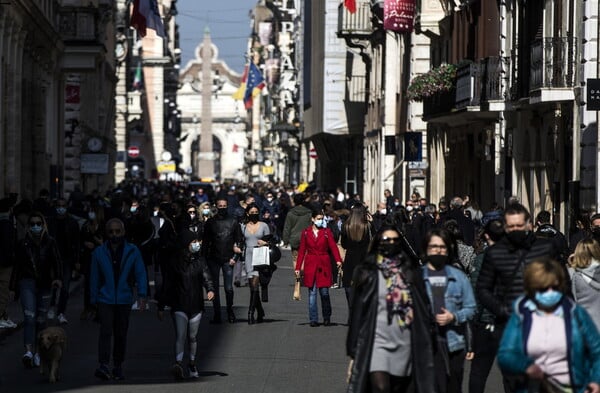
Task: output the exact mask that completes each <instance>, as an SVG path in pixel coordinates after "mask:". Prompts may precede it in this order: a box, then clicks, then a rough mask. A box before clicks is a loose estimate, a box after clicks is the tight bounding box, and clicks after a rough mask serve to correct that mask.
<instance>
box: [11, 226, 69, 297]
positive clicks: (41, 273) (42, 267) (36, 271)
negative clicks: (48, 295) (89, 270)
mask: <svg viewBox="0 0 600 393" xmlns="http://www.w3.org/2000/svg"><path fill="white" fill-rule="evenodd" d="M15 261H16V262H15V267H14V269H13V272H12V276H11V280H10V288H11V290H13V291H14V290H16V289H17V285H18V282H19V281H20V280H22V279H25V278H33V279H35V286H36V288H40V289H50V288H51V287H52V282H53V281H55V280H62V272H63V265H62V258H61V256H60V252H59V251H58V246H57V245H56V241H55V240H54V238H52V237H51V236H49V235H48V234H47V233H44V234H43V235H42V238H41V239H40V243H39V244H37V243H36V242H35V241H34V240H33V238H32V237H31V235H29V233H28V234H27V235H26V236H25V239H23V240H21V241H19V243H18V245H17V250H16V256H15Z"/></svg>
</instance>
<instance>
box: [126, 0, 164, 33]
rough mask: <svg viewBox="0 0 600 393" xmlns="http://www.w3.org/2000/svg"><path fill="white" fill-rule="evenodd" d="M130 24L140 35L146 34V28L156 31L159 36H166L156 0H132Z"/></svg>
mask: <svg viewBox="0 0 600 393" xmlns="http://www.w3.org/2000/svg"><path fill="white" fill-rule="evenodd" d="M130 24H131V26H132V27H133V28H134V29H136V30H137V32H138V34H139V35H140V36H141V37H145V36H146V29H152V30H154V31H156V35H157V36H159V37H162V38H166V37H167V35H166V33H165V26H164V25H163V22H162V18H161V17H160V13H159V12H158V5H157V4H156V0H134V1H133V11H132V13H131V21H130Z"/></svg>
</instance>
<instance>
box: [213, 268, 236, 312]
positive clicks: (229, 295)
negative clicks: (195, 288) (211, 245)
mask: <svg viewBox="0 0 600 393" xmlns="http://www.w3.org/2000/svg"><path fill="white" fill-rule="evenodd" d="M208 269H209V270H210V275H211V276H212V279H213V284H214V286H215V297H214V298H213V300H212V302H213V309H214V319H221V296H220V294H219V292H220V290H219V276H220V271H221V270H222V271H223V287H224V288H225V299H226V302H227V307H228V308H229V307H233V266H231V265H230V264H229V262H225V263H220V262H212V261H211V262H209V263H208Z"/></svg>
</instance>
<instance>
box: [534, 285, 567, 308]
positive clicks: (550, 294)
mask: <svg viewBox="0 0 600 393" xmlns="http://www.w3.org/2000/svg"><path fill="white" fill-rule="evenodd" d="M562 297H563V294H562V292H560V291H555V290H554V289H548V290H547V291H545V292H536V293H535V302H536V303H537V304H539V305H540V306H542V307H544V308H553V307H555V306H556V305H557V304H558V303H559V302H560V301H561V299H562Z"/></svg>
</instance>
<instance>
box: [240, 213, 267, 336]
mask: <svg viewBox="0 0 600 393" xmlns="http://www.w3.org/2000/svg"><path fill="white" fill-rule="evenodd" d="M245 221H246V222H245V224H242V233H243V235H244V241H245V249H246V251H245V256H244V264H245V269H246V274H247V276H248V284H249V286H250V306H249V307H248V324H249V325H252V324H254V323H255V322H258V323H261V322H262V321H263V320H264V318H265V311H264V309H263V306H262V303H261V301H260V297H259V293H258V291H259V288H260V277H259V273H258V271H257V270H256V269H255V268H254V266H253V265H252V256H253V252H254V247H261V246H267V245H268V243H267V242H266V241H264V240H262V239H263V238H264V237H265V236H267V235H269V234H270V233H271V231H270V229H269V226H268V225H267V224H266V223H264V222H262V221H260V209H259V207H258V205H257V204H256V203H250V204H249V205H248V206H246V218H245ZM255 311H256V313H257V316H256V320H255V319H254V312H255Z"/></svg>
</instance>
